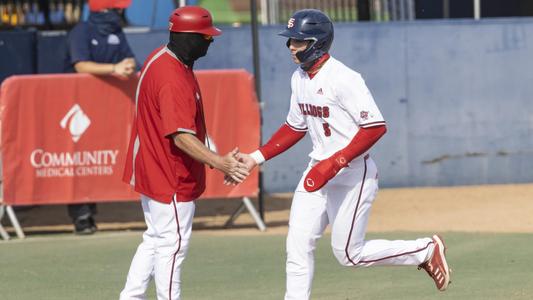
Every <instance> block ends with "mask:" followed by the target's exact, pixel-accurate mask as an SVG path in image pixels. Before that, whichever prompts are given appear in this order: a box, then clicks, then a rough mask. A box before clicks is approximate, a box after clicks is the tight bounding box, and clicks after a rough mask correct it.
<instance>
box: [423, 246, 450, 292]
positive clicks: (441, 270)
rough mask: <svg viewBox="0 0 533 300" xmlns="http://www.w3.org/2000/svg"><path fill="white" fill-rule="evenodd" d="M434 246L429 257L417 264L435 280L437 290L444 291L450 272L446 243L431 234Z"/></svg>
mask: <svg viewBox="0 0 533 300" xmlns="http://www.w3.org/2000/svg"><path fill="white" fill-rule="evenodd" d="M433 242H434V243H435V248H434V250H433V254H432V255H431V258H430V259H429V260H428V261H426V262H425V263H423V264H420V265H419V266H418V269H419V270H420V269H424V270H426V272H427V273H428V274H429V276H430V277H431V278H432V279H433V281H435V285H436V286H437V289H438V290H439V291H444V290H446V288H447V287H448V284H450V272H451V270H450V269H449V268H448V263H447V262H446V245H444V241H443V240H442V238H441V237H440V236H438V235H434V236H433Z"/></svg>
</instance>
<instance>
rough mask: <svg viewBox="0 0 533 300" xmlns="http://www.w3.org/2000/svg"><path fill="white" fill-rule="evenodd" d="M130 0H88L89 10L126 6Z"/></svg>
mask: <svg viewBox="0 0 533 300" xmlns="http://www.w3.org/2000/svg"><path fill="white" fill-rule="evenodd" d="M130 4H131V0H89V10H90V11H101V10H104V9H110V8H126V7H128V6H130Z"/></svg>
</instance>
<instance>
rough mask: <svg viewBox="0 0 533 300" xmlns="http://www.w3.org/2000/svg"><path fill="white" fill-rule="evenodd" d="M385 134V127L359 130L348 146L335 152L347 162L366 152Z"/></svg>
mask: <svg viewBox="0 0 533 300" xmlns="http://www.w3.org/2000/svg"><path fill="white" fill-rule="evenodd" d="M385 132H387V127H386V126H385V125H381V126H375V127H369V128H361V129H359V131H358V132H357V134H356V135H355V136H354V137H353V139H352V141H351V142H350V144H348V146H346V147H345V148H343V149H342V150H340V151H339V152H337V154H339V155H342V156H343V157H344V158H345V159H346V161H347V162H349V161H351V160H353V159H354V158H356V157H358V156H359V155H361V154H363V153H365V152H366V151H368V150H369V149H370V148H371V147H372V146H373V145H374V144H375V143H376V142H377V141H378V140H379V139H380V138H381V137H382V136H383V135H384V134H385Z"/></svg>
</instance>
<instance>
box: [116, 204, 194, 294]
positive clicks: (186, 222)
mask: <svg viewBox="0 0 533 300" xmlns="http://www.w3.org/2000/svg"><path fill="white" fill-rule="evenodd" d="M141 202H142V208H143V212H144V219H145V221H146V226H147V227H148V228H147V229H146V231H145V232H144V234H143V241H142V242H141V244H140V245H139V247H138V248H137V252H136V253H135V256H134V257H133V260H132V262H131V266H130V270H129V272H128V277H127V280H126V285H125V287H124V290H122V292H121V293H120V299H121V300H130V299H146V289H147V288H148V284H149V283H150V280H151V278H152V277H153V278H154V280H155V286H156V291H157V299H158V300H177V299H180V292H181V288H180V283H181V280H180V270H181V264H182V263H183V260H184V259H185V256H186V255H187V249H188V248H189V239H190V237H191V232H192V220H193V217H194V209H195V204H194V201H190V202H177V201H175V200H174V201H172V202H171V203H170V204H165V203H161V202H157V201H155V200H152V199H150V198H149V197H146V196H144V195H141Z"/></svg>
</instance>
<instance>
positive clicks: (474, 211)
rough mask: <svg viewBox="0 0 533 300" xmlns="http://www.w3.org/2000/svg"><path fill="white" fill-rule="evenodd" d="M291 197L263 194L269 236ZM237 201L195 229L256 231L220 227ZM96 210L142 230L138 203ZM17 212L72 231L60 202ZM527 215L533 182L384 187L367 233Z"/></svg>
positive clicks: (105, 223)
mask: <svg viewBox="0 0 533 300" xmlns="http://www.w3.org/2000/svg"><path fill="white" fill-rule="evenodd" d="M291 196H292V194H290V193H287V194H274V195H269V196H267V197H265V220H266V225H267V227H268V230H267V234H278V233H284V232H286V231H287V223H288V219H289V208H290V204H291ZM254 200H255V201H254V202H256V203H257V201H256V199H254ZM240 203H241V200H240V199H231V200H200V201H197V210H196V218H195V222H194V228H195V229H196V230H202V231H212V232H213V233H214V234H217V233H220V234H243V233H246V234H249V233H254V232H258V231H257V229H256V227H255V225H254V223H253V220H252V218H251V217H250V215H249V214H248V213H247V212H244V213H243V214H241V215H240V217H239V218H238V219H237V220H236V222H235V224H234V226H232V230H222V229H224V227H223V225H224V223H225V222H226V221H227V219H228V217H229V215H231V213H232V212H233V211H234V210H236V209H237V208H238V206H239V205H240ZM98 209H99V214H98V215H97V217H96V218H97V221H98V224H99V228H100V229H101V230H102V231H110V230H142V229H143V228H144V221H143V217H142V212H141V207H140V203H138V202H127V203H109V204H99V206H98ZM17 216H18V218H19V221H20V222H21V225H22V226H23V228H24V230H25V232H26V233H28V234H30V235H31V234H41V233H54V232H69V231H71V230H72V225H71V224H70V221H69V219H68V217H67V210H66V207H65V206H63V205H54V206H37V207H27V208H24V207H21V208H19V209H17ZM531 216H533V184H510V185H485V186H461V187H427V188H388V189H381V190H380V191H379V193H378V196H377V199H376V202H375V203H374V206H373V211H372V213H371V216H370V221H369V222H370V224H369V232H388V231H413V232H421V231H429V232H440V231H458V232H496V233H505V232H509V233H512V232H514V233H531V232H533V218H532V217H531ZM5 221H6V220H4V223H5V225H6V226H7V228H8V229H9V224H7V223H6V222H5Z"/></svg>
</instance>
